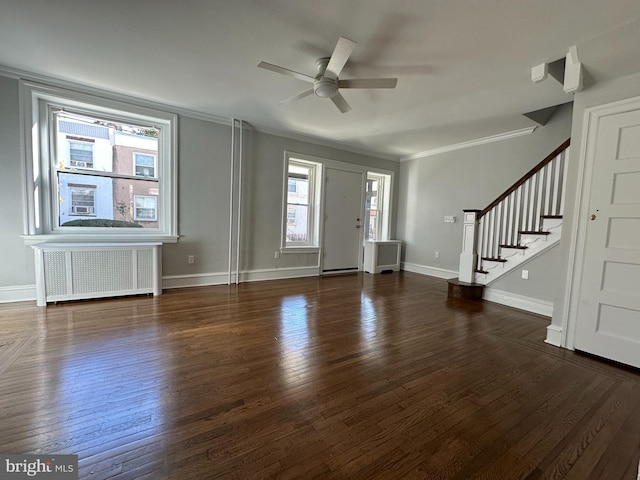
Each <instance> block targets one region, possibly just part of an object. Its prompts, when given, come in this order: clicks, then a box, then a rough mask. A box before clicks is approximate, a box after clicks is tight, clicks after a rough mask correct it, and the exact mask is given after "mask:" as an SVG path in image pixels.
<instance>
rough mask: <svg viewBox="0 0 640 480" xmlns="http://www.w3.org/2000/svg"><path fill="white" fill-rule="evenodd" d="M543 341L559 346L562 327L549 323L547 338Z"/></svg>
mask: <svg viewBox="0 0 640 480" xmlns="http://www.w3.org/2000/svg"><path fill="white" fill-rule="evenodd" d="M544 341H545V343H548V344H550V345H553V346H555V347H559V346H560V345H561V344H562V327H558V326H556V325H549V326H548V327H547V338H545V340H544Z"/></svg>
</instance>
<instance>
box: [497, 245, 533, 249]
mask: <svg viewBox="0 0 640 480" xmlns="http://www.w3.org/2000/svg"><path fill="white" fill-rule="evenodd" d="M499 246H500V248H517V249H518V250H526V249H527V248H529V247H527V246H526V245H499Z"/></svg>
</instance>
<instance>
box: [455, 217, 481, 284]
mask: <svg viewBox="0 0 640 480" xmlns="http://www.w3.org/2000/svg"><path fill="white" fill-rule="evenodd" d="M478 213H480V210H464V225H463V227H462V229H463V230H462V253H461V254H460V269H459V272H458V277H459V279H460V281H461V282H467V283H474V282H475V271H476V265H477V264H478V253H477V251H476V246H477V244H478Z"/></svg>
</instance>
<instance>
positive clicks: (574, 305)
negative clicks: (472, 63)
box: [560, 97, 640, 350]
mask: <svg viewBox="0 0 640 480" xmlns="http://www.w3.org/2000/svg"><path fill="white" fill-rule="evenodd" d="M638 109H640V97H633V98H628V99H625V100H620V101H616V102H611V103H606V104H603V105H597V106H594V107H590V108H587V109H585V111H584V117H583V125H582V142H581V147H580V154H579V156H578V176H577V179H576V197H575V203H574V210H573V225H572V228H571V241H570V244H569V261H568V265H567V280H566V283H565V296H564V304H563V311H562V315H561V317H560V320H561V324H562V327H561V329H562V342H561V346H562V347H565V348H568V349H570V350H573V349H574V346H575V331H576V325H577V314H578V304H579V300H580V291H581V289H582V272H583V267H584V261H585V248H586V231H587V223H588V222H587V214H588V211H589V201H590V199H591V183H592V171H593V164H594V162H595V151H596V135H597V131H598V126H599V122H600V120H601V119H602V118H603V117H606V116H609V115H617V114H621V113H625V112H629V111H633V110H638Z"/></svg>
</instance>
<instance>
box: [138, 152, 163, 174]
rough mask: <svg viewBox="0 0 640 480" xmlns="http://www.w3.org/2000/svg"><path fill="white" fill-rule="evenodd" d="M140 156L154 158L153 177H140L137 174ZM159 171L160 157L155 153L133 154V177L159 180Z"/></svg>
mask: <svg viewBox="0 0 640 480" xmlns="http://www.w3.org/2000/svg"><path fill="white" fill-rule="evenodd" d="M138 155H141V156H144V157H152V158H153V175H151V176H148V175H138V173H137V172H136V166H137V165H138V163H137V159H138ZM157 170H158V157H156V156H155V155H154V154H153V153H143V152H133V175H134V176H135V177H140V178H157V175H156V172H157Z"/></svg>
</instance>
